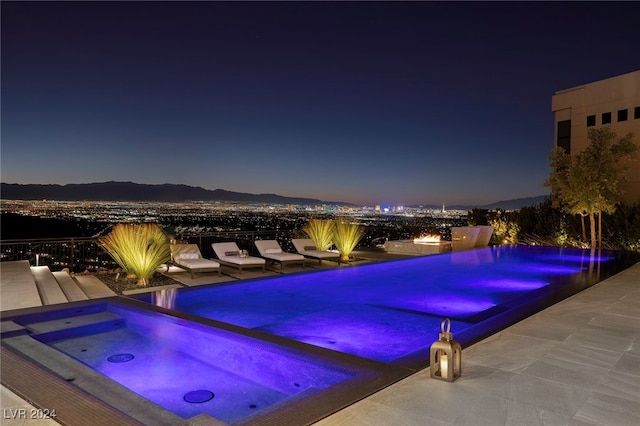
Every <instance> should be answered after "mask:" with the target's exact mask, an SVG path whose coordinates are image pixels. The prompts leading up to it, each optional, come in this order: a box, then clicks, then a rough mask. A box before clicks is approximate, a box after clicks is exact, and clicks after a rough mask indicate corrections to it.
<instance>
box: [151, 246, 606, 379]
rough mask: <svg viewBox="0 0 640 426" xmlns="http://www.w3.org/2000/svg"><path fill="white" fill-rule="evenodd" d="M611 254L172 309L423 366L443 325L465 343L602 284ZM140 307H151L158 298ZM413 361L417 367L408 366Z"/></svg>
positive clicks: (525, 257) (239, 289) (533, 250)
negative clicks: (447, 322) (445, 322)
mask: <svg viewBox="0 0 640 426" xmlns="http://www.w3.org/2000/svg"><path fill="white" fill-rule="evenodd" d="M616 256H617V254H616V253H615V252H606V253H602V252H599V253H598V252H594V253H592V252H591V251H589V250H576V249H558V248H549V247H523V246H501V247H494V248H485V249H480V250H471V251H463V252H454V253H446V254H441V255H435V256H425V257H416V258H412V259H406V260H399V261H389V262H378V263H374V264H368V265H362V266H358V267H343V268H338V269H333V270H329V271H319V272H314V273H306V274H297V275H290V276H280V277H277V278H272V279H262V280H254V281H246V282H242V283H234V284H231V285H217V286H209V287H204V288H203V287H200V288H192V289H180V290H177V291H175V293H174V294H173V295H172V296H171V298H170V306H167V307H169V308H171V309H175V310H178V311H181V312H188V313H190V314H194V315H197V316H201V317H205V318H210V319H215V320H218V321H222V322H226V323H230V324H235V325H238V326H242V327H247V328H251V329H255V330H260V331H263V332H266V333H270V334H274V335H278V336H282V337H286V338H290V339H294V340H297V341H300V342H305V343H309V344H312V345H317V346H321V347H324V348H328V349H333V350H337V351H340V352H344V353H349V354H353V355H357V356H360V357H364V358H368V359H372V360H377V361H382V362H386V363H389V362H394V363H398V364H400V365H409V366H422V367H423V366H424V365H425V364H424V362H427V361H428V354H426V351H428V347H429V346H430V344H431V343H432V342H433V341H434V340H435V339H436V338H437V336H438V331H439V328H440V323H441V321H442V320H443V319H444V318H450V319H451V321H452V331H453V332H454V337H455V338H456V340H458V341H460V342H461V343H462V344H463V345H465V344H469V343H471V342H473V341H475V340H478V339H480V338H482V337H484V336H486V335H488V334H491V333H493V332H495V331H496V330H497V329H500V328H503V327H505V326H506V325H508V324H510V323H513V322H515V321H517V320H520V319H522V318H524V317H526V316H528V315H530V314H531V313H533V312H536V311H538V310H540V309H541V308H543V307H545V306H548V305H550V304H552V303H554V302H556V301H557V300H559V298H562V297H566V296H568V295H569V294H571V293H575V292H576V291H579V290H581V289H584V288H586V287H588V286H589V285H592V284H593V283H595V282H597V281H598V280H600V279H602V275H603V274H605V273H606V271H607V270H608V268H607V265H609V264H616V262H615V259H616ZM141 299H142V300H145V301H147V302H150V303H159V301H158V300H157V297H156V298H155V299H154V296H149V295H147V296H142V297H141ZM415 362H417V364H416V363H415Z"/></svg>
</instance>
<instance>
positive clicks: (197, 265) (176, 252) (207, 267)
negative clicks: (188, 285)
mask: <svg viewBox="0 0 640 426" xmlns="http://www.w3.org/2000/svg"><path fill="white" fill-rule="evenodd" d="M170 266H177V267H178V268H180V269H184V270H185V271H188V272H190V273H191V278H192V279H193V278H194V274H195V273H196V272H218V275H221V272H220V263H218V262H216V261H215V260H210V259H205V258H203V257H202V254H201V253H200V248H199V247H198V245H197V244H171V260H170V261H169V262H168V264H167V272H169V267H170Z"/></svg>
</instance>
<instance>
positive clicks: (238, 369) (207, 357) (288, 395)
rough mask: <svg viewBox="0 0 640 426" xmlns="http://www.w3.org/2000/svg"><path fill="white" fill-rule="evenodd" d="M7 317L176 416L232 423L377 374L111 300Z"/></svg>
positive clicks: (17, 338)
mask: <svg viewBox="0 0 640 426" xmlns="http://www.w3.org/2000/svg"><path fill="white" fill-rule="evenodd" d="M143 308H144V306H143ZM13 321H14V322H15V323H17V324H20V325H21V326H23V327H25V329H26V330H28V332H29V334H28V336H29V337H30V338H32V339H35V340H37V341H38V342H41V343H44V344H45V345H47V346H48V347H50V348H54V349H56V350H57V351H60V352H62V353H64V354H66V355H68V356H69V357H71V358H73V359H74V360H76V361H79V362H81V363H82V364H84V365H86V366H88V367H90V368H91V369H93V370H94V371H97V372H99V373H101V374H103V375H104V376H106V377H108V378H110V379H112V380H114V381H115V382H117V383H119V384H121V385H123V386H124V387H126V388H127V389H129V390H131V391H133V392H135V393H136V394H138V395H140V396H142V397H144V398H146V399H147V400H149V401H151V402H153V403H155V404H157V405H158V406H160V407H163V408H164V409H166V410H169V411H170V412H172V413H174V414H176V415H178V416H180V417H181V418H183V419H189V418H192V417H194V416H197V415H200V414H203V413H204V414H207V415H209V416H212V417H214V418H216V419H218V420H222V421H223V422H226V423H236V422H239V421H243V420H244V419H247V418H250V417H251V416H255V415H256V414H257V413H260V411H262V410H265V409H272V408H273V407H274V406H275V407H277V406H278V404H283V403H286V402H287V401H289V400H291V399H292V398H293V399H298V400H299V399H302V398H308V397H309V396H311V395H313V394H315V393H318V392H321V391H323V390H326V389H327V388H330V387H334V386H335V385H337V384H340V383H343V384H344V383H348V382H349V381H356V382H360V381H361V380H362V377H363V376H367V377H368V379H369V380H371V379H373V380H375V379H379V378H380V377H381V376H382V374H381V373H380V372H376V371H374V370H371V369H367V368H363V367H362V366H354V365H351V364H349V363H348V362H338V361H336V360H334V359H331V358H330V357H326V356H322V355H321V354H317V353H316V354H313V353H309V352H305V351H301V350H297V349H293V348H290V347H284V346H282V345H278V344H275V343H273V342H269V341H264V340H260V339H256V338H253V337H250V336H246V335H241V334H238V333H236V332H233V331H230V330H224V329H220V328H215V327H211V326H208V325H205V324H199V323H197V322H193V321H188V320H185V319H181V318H177V317H173V316H169V315H165V314H163V313H160V312H157V311H155V310H145V309H140V307H139V306H135V305H134V306H129V305H127V304H124V305H123V304H119V303H115V302H111V303H101V304H98V305H89V306H86V307H84V308H81V309H66V310H61V311H54V312H48V313H46V314H44V315H43V314H35V315H26V316H22V317H18V318H14V319H13ZM24 338H25V336H24V335H18V336H17V337H14V340H16V343H13V345H14V346H16V347H18V348H19V347H24V346H25V344H24V343H21V342H23V341H24ZM20 339H23V340H20ZM8 341H9V344H10V345H11V344H12V342H11V339H8ZM26 345H27V346H32V345H33V343H27V344H26ZM52 365H53V366H54V367H52V368H55V365H56V364H55V363H53V364H52ZM405 375H406V374H405ZM395 380H397V377H396V379H395Z"/></svg>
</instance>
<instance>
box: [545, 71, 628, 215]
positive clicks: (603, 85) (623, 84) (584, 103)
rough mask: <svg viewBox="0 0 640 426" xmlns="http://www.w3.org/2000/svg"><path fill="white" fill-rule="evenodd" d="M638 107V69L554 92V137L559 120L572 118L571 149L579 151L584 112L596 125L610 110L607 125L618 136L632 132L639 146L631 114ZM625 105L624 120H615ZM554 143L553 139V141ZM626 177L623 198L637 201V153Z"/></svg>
mask: <svg viewBox="0 0 640 426" xmlns="http://www.w3.org/2000/svg"><path fill="white" fill-rule="evenodd" d="M636 107H640V71H634V72H631V73H628V74H623V75H620V76H616V77H612V78H608V79H605V80H600V81H596V82H593V83H588V84H585V85H582V86H578V87H573V88H570V89H566V90H561V91H559V92H556V94H555V95H554V96H553V97H552V98H551V109H552V111H553V112H554V115H555V121H554V141H556V140H557V136H558V135H557V131H558V122H559V121H564V120H571V153H572V154H578V153H580V152H582V151H584V150H585V148H586V147H587V146H588V144H589V139H588V138H587V129H588V128H587V116H589V115H595V116H596V125H595V127H601V126H602V125H603V124H602V113H605V112H610V113H611V123H610V124H605V125H606V126H610V127H611V128H612V129H613V130H614V131H615V132H616V133H617V134H618V136H619V137H622V136H624V135H626V134H627V133H629V132H633V133H634V135H635V137H634V139H633V140H634V142H635V143H636V145H638V146H640V118H634V109H635V108H636ZM622 109H626V110H627V113H628V118H627V120H626V121H621V122H619V121H618V111H619V110H622ZM554 144H555V142H554ZM628 179H629V181H628V182H627V184H626V185H625V186H624V190H625V196H624V201H625V202H627V203H634V202H636V201H640V155H639V156H638V157H636V160H635V161H634V162H633V164H632V165H631V170H630V172H629V174H628Z"/></svg>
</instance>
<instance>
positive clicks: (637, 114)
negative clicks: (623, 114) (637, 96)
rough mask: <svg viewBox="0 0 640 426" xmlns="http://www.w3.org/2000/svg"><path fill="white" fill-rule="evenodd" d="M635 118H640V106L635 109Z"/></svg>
mask: <svg viewBox="0 0 640 426" xmlns="http://www.w3.org/2000/svg"><path fill="white" fill-rule="evenodd" d="M633 118H635V119H636V120H637V119H639V118H640V107H635V108H634V109H633Z"/></svg>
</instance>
